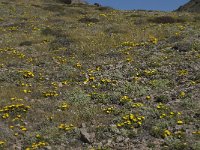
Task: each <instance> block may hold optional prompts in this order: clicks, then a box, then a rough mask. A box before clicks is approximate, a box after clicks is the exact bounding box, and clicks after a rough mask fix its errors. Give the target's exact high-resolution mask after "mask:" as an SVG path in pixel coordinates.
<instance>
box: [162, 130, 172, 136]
mask: <svg viewBox="0 0 200 150" xmlns="http://www.w3.org/2000/svg"><path fill="white" fill-rule="evenodd" d="M171 134H172V133H171V132H170V131H169V130H165V131H164V132H163V136H164V137H167V136H170V135H171Z"/></svg>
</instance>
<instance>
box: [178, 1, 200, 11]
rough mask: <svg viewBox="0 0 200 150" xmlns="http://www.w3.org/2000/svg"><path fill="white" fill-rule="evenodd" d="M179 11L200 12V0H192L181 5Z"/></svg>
mask: <svg viewBox="0 0 200 150" xmlns="http://www.w3.org/2000/svg"><path fill="white" fill-rule="evenodd" d="M177 11H186V12H196V13H200V0H190V1H189V2H188V3H186V4H185V5H183V6H180V7H179V8H178V9H177Z"/></svg>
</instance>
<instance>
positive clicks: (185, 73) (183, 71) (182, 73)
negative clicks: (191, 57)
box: [178, 69, 188, 76]
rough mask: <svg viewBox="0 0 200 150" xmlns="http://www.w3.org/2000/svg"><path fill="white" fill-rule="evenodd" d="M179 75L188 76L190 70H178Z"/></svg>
mask: <svg viewBox="0 0 200 150" xmlns="http://www.w3.org/2000/svg"><path fill="white" fill-rule="evenodd" d="M178 75H179V76H186V75H188V71H187V70H185V69H183V70H179V71H178Z"/></svg>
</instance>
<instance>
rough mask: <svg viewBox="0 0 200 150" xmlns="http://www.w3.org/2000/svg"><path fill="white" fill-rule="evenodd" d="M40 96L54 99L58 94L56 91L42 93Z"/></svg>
mask: <svg viewBox="0 0 200 150" xmlns="http://www.w3.org/2000/svg"><path fill="white" fill-rule="evenodd" d="M42 94H43V95H44V96H45V97H56V96H58V93H57V92H56V91H47V92H42Z"/></svg>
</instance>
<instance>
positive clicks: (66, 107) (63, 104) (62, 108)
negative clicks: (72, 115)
mask: <svg viewBox="0 0 200 150" xmlns="http://www.w3.org/2000/svg"><path fill="white" fill-rule="evenodd" d="M59 108H60V109H61V110H62V111H64V110H67V109H69V104H68V103H66V102H63V103H62V104H61V105H60V106H59Z"/></svg>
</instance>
